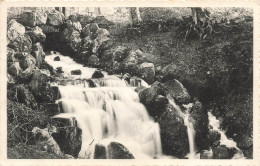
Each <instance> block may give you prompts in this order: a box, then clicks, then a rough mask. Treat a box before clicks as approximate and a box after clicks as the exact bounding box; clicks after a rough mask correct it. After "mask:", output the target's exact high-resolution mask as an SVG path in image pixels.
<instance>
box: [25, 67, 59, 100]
mask: <svg viewBox="0 0 260 166" xmlns="http://www.w3.org/2000/svg"><path fill="white" fill-rule="evenodd" d="M49 79H50V78H49V77H48V75H47V74H46V72H45V71H42V70H39V69H36V70H34V71H33V75H32V81H31V82H30V83H29V88H30V90H31V92H32V94H33V95H34V97H35V99H36V101H37V102H39V103H53V102H54V101H55V94H54V91H53V90H52V88H51V86H50V84H49V83H48V81H49Z"/></svg>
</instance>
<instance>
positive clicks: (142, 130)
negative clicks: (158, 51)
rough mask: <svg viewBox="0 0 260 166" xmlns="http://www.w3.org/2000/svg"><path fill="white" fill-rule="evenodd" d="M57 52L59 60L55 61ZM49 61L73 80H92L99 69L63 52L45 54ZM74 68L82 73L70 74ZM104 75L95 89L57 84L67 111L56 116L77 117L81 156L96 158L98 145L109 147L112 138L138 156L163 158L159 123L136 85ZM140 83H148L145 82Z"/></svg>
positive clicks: (85, 85)
mask: <svg viewBox="0 0 260 166" xmlns="http://www.w3.org/2000/svg"><path fill="white" fill-rule="evenodd" d="M57 55H58V56H60V61H54V60H53V59H54V57H55V56H57ZM46 61H47V63H49V64H50V65H51V66H53V67H54V68H56V67H62V70H63V71H64V76H65V77H67V78H72V79H79V78H83V77H84V78H86V79H90V78H91V75H92V73H93V72H94V71H95V70H96V69H94V68H88V67H83V66H82V65H80V64H77V63H76V62H74V61H73V60H72V59H71V58H69V57H65V56H62V55H60V54H52V55H49V56H46ZM75 69H80V70H81V71H82V75H76V76H74V75H71V74H70V72H71V70H75ZM104 75H105V77H104V78H101V79H93V81H94V82H95V85H96V87H95V88H93V87H89V86H88V84H86V83H84V84H75V85H66V86H64V85H58V88H59V93H60V96H61V98H60V99H59V100H57V102H61V105H62V108H63V111H64V113H61V114H58V115H55V116H54V117H53V118H68V119H73V118H75V119H76V120H77V125H78V127H79V128H81V129H82V147H81V150H80V153H79V158H94V157H95V156H94V154H95V152H94V151H95V145H96V144H102V145H104V146H105V147H107V145H108V144H109V143H110V142H112V141H113V142H119V143H121V144H123V145H124V146H125V147H126V148H127V149H128V150H129V151H130V153H132V154H133V156H134V157H135V158H160V156H162V149H161V138H160V129H159V125H158V123H155V122H154V121H153V120H152V118H151V117H150V116H149V115H148V112H147V110H146V109H145V107H144V105H143V104H141V103H140V102H139V96H138V94H137V93H136V92H135V90H134V89H135V87H133V86H131V85H128V83H127V82H126V81H125V80H121V79H119V78H118V77H116V76H109V75H107V73H105V74H104ZM131 82H133V81H131ZM130 84H131V83H130ZM133 84H134V83H133ZM140 85H144V86H148V85H147V84H146V83H145V82H144V81H141V84H140ZM107 156H108V155H107Z"/></svg>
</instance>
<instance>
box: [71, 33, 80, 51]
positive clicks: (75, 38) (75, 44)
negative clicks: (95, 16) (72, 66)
mask: <svg viewBox="0 0 260 166" xmlns="http://www.w3.org/2000/svg"><path fill="white" fill-rule="evenodd" d="M70 47H71V48H72V49H73V51H75V52H78V51H79V50H80V48H81V38H80V33H79V32H78V31H76V30H73V31H72V33H71V36H70Z"/></svg>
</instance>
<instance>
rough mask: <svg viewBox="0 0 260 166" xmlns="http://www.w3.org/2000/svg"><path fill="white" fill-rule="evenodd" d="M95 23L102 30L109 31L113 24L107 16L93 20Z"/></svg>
mask: <svg viewBox="0 0 260 166" xmlns="http://www.w3.org/2000/svg"><path fill="white" fill-rule="evenodd" d="M92 22H93V23H97V24H98V26H99V27H100V28H105V29H109V27H110V26H111V25H113V22H111V21H109V20H108V19H106V18H105V16H97V17H96V18H94V19H93V20H92Z"/></svg>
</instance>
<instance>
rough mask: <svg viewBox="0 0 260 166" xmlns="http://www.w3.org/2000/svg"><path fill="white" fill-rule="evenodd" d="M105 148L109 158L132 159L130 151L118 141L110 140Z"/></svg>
mask: <svg viewBox="0 0 260 166" xmlns="http://www.w3.org/2000/svg"><path fill="white" fill-rule="evenodd" d="M107 148H108V156H109V157H108V158H109V159H134V156H133V155H132V154H131V152H129V150H128V149H127V148H126V147H125V146H124V145H122V144H120V143H118V142H111V143H110V144H109V145H108V147H107Z"/></svg>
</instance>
